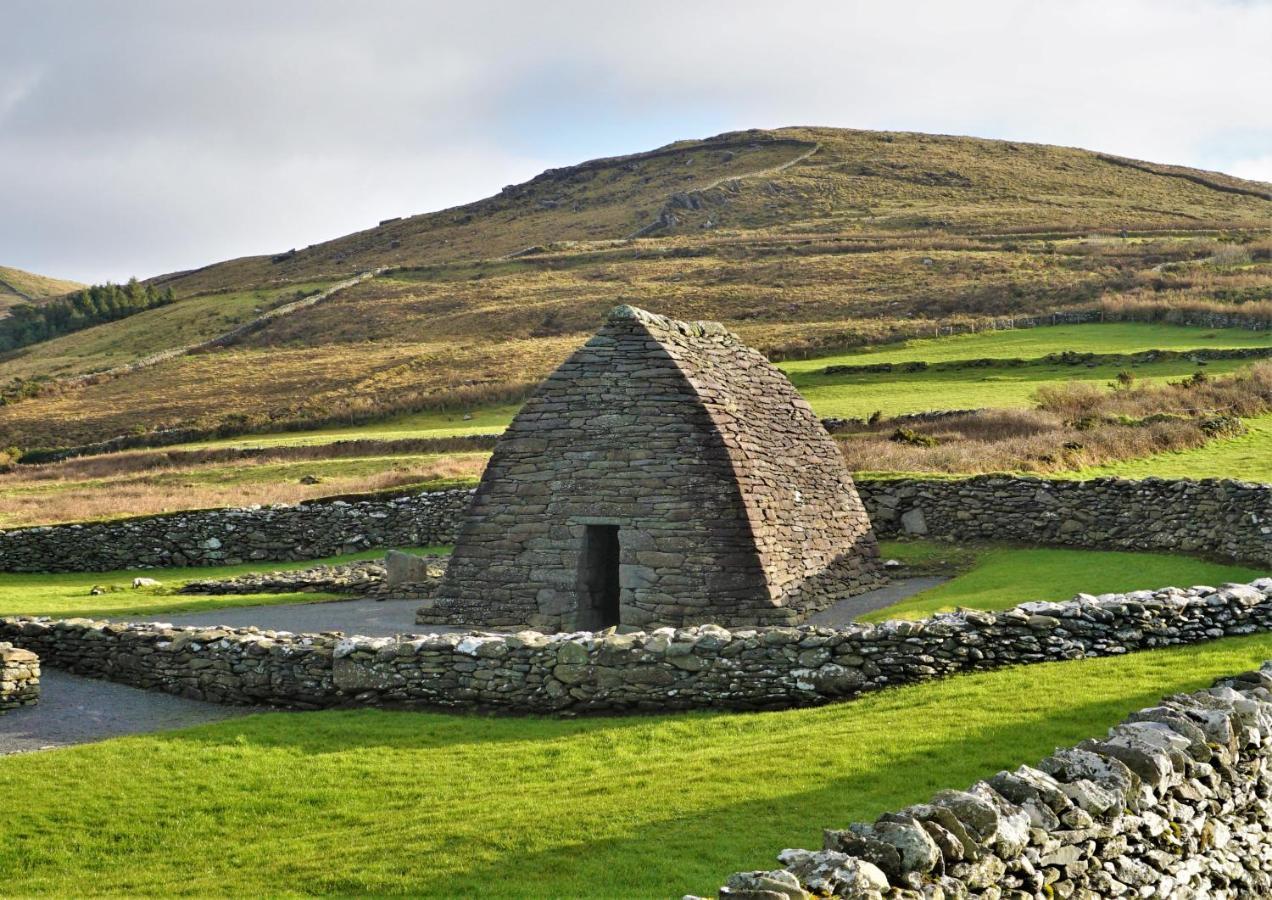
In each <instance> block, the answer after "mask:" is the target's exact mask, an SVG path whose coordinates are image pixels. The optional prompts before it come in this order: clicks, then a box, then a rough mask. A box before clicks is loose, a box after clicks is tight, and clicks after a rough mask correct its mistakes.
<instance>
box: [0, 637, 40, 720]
mask: <svg viewBox="0 0 1272 900" xmlns="http://www.w3.org/2000/svg"><path fill="white" fill-rule="evenodd" d="M39 702H40V658H39V657H38V656H36V655H35V654H34V653H32V652H31V651H30V650H23V649H21V648H18V647H15V646H13V645H12V644H9V643H3V644H0V710H6V709H17V708H18V707H20V706H34V705H35V704H37V703H39Z"/></svg>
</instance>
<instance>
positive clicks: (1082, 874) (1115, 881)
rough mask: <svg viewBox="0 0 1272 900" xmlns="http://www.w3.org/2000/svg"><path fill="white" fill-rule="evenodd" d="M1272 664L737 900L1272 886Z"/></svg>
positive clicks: (749, 876) (1221, 890)
mask: <svg viewBox="0 0 1272 900" xmlns="http://www.w3.org/2000/svg"><path fill="white" fill-rule="evenodd" d="M1270 794H1272V663H1264V664H1263V667H1262V668H1261V669H1259V670H1258V671H1255V672H1247V673H1245V674H1242V675H1237V676H1235V677H1234V678H1225V679H1220V680H1219V681H1217V682H1216V683H1215V685H1214V687H1211V688H1210V689H1208V690H1204V691H1197V692H1196V693H1192V694H1177V695H1175V696H1171V697H1167V698H1165V699H1164V700H1162V702H1161V703H1160V704H1159V705H1158V706H1153V707H1149V708H1148V709H1141V710H1139V711H1138V712H1134V713H1131V715H1130V716H1128V717H1127V718H1126V719H1125V720H1124V721H1123V722H1122V723H1121V724H1119V725H1115V726H1114V727H1113V728H1111V729H1110V730H1109V732H1108V735H1107V737H1104V738H1098V739H1094V740H1087V741H1083V742H1082V743H1080V744H1078V745H1077V746H1076V747H1072V748H1067V749H1062V750H1057V751H1056V752H1055V753H1053V754H1052V755H1051V756H1049V757H1047V758H1046V759H1044V760H1042V761H1041V762H1040V763H1039V764H1038V765H1037V766H1036V767H1033V766H1021V767H1020V768H1018V769H1016V770H1015V771H1014V772H999V773H998V774H997V775H994V776H993V777H992V778H989V779H988V780H986V781H980V782H977V783H976V784H974V785H972V786H971V787H970V788H969V789H968V790H966V791H958V790H945V791H941V792H940V793H938V794H936V795H935V796H934V797H933V798H932V799H931V801H930V802H928V803H920V804H916V805H914V806H909V807H906V808H905V809H902V810H898V811H896V812H890V813H884V814H883V815H882V816H880V817H879V818H878V820H876V821H875V822H874V823H873V824H866V823H856V824H853V825H850V826H849V827H848V828H846V829H844V830H829V829H828V830H827V831H826V832H825V839H824V843H823V849H821V850H816V851H808V850H783V851H782V852H781V854H780V855H779V856H778V860H779V861H780V862H781V863H782V864H783V865H784V866H785V868H782V869H777V870H774V871H769V872H763V871H761V872H739V873H737V874H735V875H733V876H732V877H730V878H729V880H728V882H727V884H726V885H725V887H724V888H722V889H721V891H720V894H719V896H720V897H721V898H731V900H806V898H812V897H814V896H816V897H826V896H834V897H840V898H843V900H881V898H883V897H885V896H886V897H915V898H919V897H946V898H955V897H984V898H990V897H992V898H999V897H1022V898H1023V897H1039V898H1044V897H1179V898H1185V900H1187V898H1196V900H1200V898H1215V900H1221V898H1233V900H1236V898H1245V897H1268V896H1272V806H1270V805H1269V803H1268V800H1267V797H1268V796H1269V795H1270Z"/></svg>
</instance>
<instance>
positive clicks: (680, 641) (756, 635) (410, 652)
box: [0, 579, 1272, 864]
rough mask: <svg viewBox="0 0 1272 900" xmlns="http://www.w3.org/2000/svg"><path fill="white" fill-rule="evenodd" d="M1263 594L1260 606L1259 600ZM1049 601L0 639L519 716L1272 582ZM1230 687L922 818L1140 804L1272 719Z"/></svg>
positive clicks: (873, 676) (797, 701) (43, 624)
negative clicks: (978, 608)
mask: <svg viewBox="0 0 1272 900" xmlns="http://www.w3.org/2000/svg"><path fill="white" fill-rule="evenodd" d="M1255 595H1257V596H1259V597H1261V598H1262V600H1261V601H1260V602H1257V603H1252V602H1251V598H1252V597H1253V596H1255ZM1037 606H1038V604H1034V603H1031V604H1025V606H1024V607H1019V608H1016V609H1010V610H1006V611H1004V612H1001V613H992V612H968V613H943V614H941V615H938V616H935V617H933V618H931V619H927V620H923V621H915V622H884V623H882V624H878V625H851V626H848V627H845V628H838V629H834V628H828V627H825V626H814V625H801V626H797V627H784V626H764V627H758V628H755V627H752V628H740V629H737V630H735V631H729V630H728V629H725V628H722V627H720V626H718V625H694V626H688V627H684V628H669V627H668V628H659V629H656V630H654V631H651V632H634V633H630V634H614V633H613V632H612V631H603V632H574V633H563V634H542V633H539V632H533V631H521V632H518V633H516V634H507V633H493V632H484V633H483V632H470V633H467V634H426V635H400V636H398V637H393V638H388V637H384V638H367V637H357V636H351V637H344V636H342V635H339V634H332V633H327V634H290V633H287V632H268V631H258V630H255V629H237V628H198V627H191V628H174V627H171V626H168V625H164V624H161V623H151V624H132V625H129V624H124V623H108V622H93V621H90V620H88V619H64V620H51V619H39V618H29V617H16V618H8V619H0V640H4V641H10V642H12V643H13V644H14V645H16V646H19V647H23V648H26V649H29V650H31V651H33V652H36V653H38V654H39V655H40V657H41V658H42V660H43V661H44V663H45V664H46V665H51V666H56V667H60V668H66V669H69V670H71V671H73V672H78V673H81V674H85V675H93V676H97V677H103V678H110V679H113V680H117V681H122V682H125V683H128V684H135V685H139V686H141V687H147V688H154V689H158V690H164V691H170V692H172V693H177V694H183V695H188V694H198V695H199V696H203V697H206V698H207V699H213V700H216V701H218V702H225V703H272V704H276V705H281V706H299V707H303V708H308V707H314V706H342V705H371V706H374V705H408V706H417V707H427V708H438V709H497V710H506V711H509V712H519V713H553V712H570V713H607V712H632V711H653V710H677V709H704V708H706V709H712V708H723V709H776V708H786V707H794V706H803V705H809V704H817V703H826V702H830V701H833V700H843V699H851V698H852V697H855V696H859V695H860V694H862V693H865V692H868V691H875V690H880V689H882V688H886V687H889V686H892V685H898V684H907V683H915V682H922V681H928V680H931V679H934V678H941V677H946V676H950V675H955V674H958V673H961V672H975V671H985V670H989V669H994V668H997V667H1000V666H1004V665H1020V664H1028V663H1034V662H1043V661H1047V660H1065V659H1078V658H1082V657H1091V656H1106V655H1114V654H1122V653H1125V652H1127V651H1132V650H1137V649H1147V648H1153V647H1164V646H1170V645H1177V644H1189V643H1197V642H1200V641H1206V640H1210V639H1212V638H1214V637H1218V636H1223V635H1236V634H1249V633H1251V632H1254V631H1266V630H1268V629H1270V628H1272V579H1260V580H1258V581H1255V582H1252V583H1251V584H1250V585H1246V586H1235V585H1227V586H1220V587H1196V588H1190V589H1188V590H1181V589H1178V588H1163V589H1161V590H1159V591H1138V592H1135V593H1134V594H1133V595H1130V594H1111V595H1108V596H1105V597H1100V598H1095V597H1084V596H1079V597H1078V598H1076V599H1074V600H1072V601H1069V602H1067V603H1051V604H1047V608H1048V609H1049V610H1050V614H1051V615H1053V616H1054V617H1055V618H1057V619H1059V620H1060V621H1062V622H1063V623H1064V627H1063V628H1055V629H1050V630H1048V631H1043V632H1039V631H1038V630H1037V629H1036V628H1033V627H1031V625H1030V621H1029V619H1030V615H1031V614H1032V613H1031V612H1030V610H1033V609H1036V608H1037ZM1244 678H1245V681H1244V682H1242V684H1243V685H1244V688H1243V689H1244V690H1247V691H1254V692H1259V691H1262V692H1267V695H1268V696H1270V697H1272V691H1270V690H1269V689H1270V688H1272V672H1269V673H1267V674H1262V675H1261V674H1258V673H1255V674H1249V675H1247V676H1244ZM1225 690H1228V689H1225ZM1230 693H1232V694H1233V697H1228V696H1226V695H1222V691H1220V692H1219V694H1217V695H1214V696H1212V695H1204V696H1200V695H1199V696H1193V697H1192V698H1191V699H1189V700H1188V701H1187V702H1186V703H1185V702H1184V701H1178V700H1174V699H1172V701H1171V702H1168V703H1163V704H1162V705H1160V706H1158V707H1152V708H1150V709H1148V710H1144V711H1141V712H1140V713H1137V714H1136V715H1135V716H1133V717H1132V718H1133V720H1134V721H1132V722H1128V723H1126V724H1124V725H1123V726H1120V727H1119V728H1118V729H1115V731H1114V733H1113V734H1111V735H1110V736H1109V737H1108V738H1107V739H1105V740H1103V741H1098V742H1092V743H1091V744H1089V745H1085V744H1084V745H1082V749H1072V750H1066V751H1064V752H1062V753H1057V754H1055V755H1054V756H1052V757H1051V758H1050V759H1048V760H1046V761H1044V763H1043V764H1042V765H1040V766H1039V767H1038V768H1037V769H1030V768H1028V767H1022V768H1020V769H1017V770H1016V771H1015V772H1011V773H1004V774H1003V775H1002V776H1001V777H1000V778H998V779H996V780H991V782H989V783H985V784H981V785H978V786H976V788H974V789H973V790H972V791H970V792H959V793H944V794H939V795H937V796H936V797H935V798H934V799H933V801H932V803H931V804H929V805H927V806H925V807H923V808H920V807H912V808H911V809H910V810H908V811H907V812H906V816H908V819H909V820H913V821H917V822H919V823H921V824H922V825H923V828H924V830H926V832H927V833H928V836H929V837H930V838H931V839H932V840H933V841H934V842H935V843H936V844H937V846H938V847H941V848H954V847H955V846H960V847H962V852H964V853H965V854H966V855H967V859H968V860H969V861H974V860H975V859H976V858H977V857H978V855H979V853H980V852H981V850H983V849H986V848H988V849H992V848H993V847H995V846H998V847H1002V846H1007V845H1010V844H1011V843H1012V842H1015V841H1019V840H1022V837H1021V834H1022V833H1023V832H1024V831H1027V830H1028V829H1029V828H1030V827H1031V826H1032V827H1034V828H1042V829H1044V830H1053V829H1055V828H1057V827H1060V826H1063V827H1067V828H1081V827H1086V825H1084V824H1083V823H1084V817H1092V816H1095V817H1098V816H1099V815H1102V814H1104V813H1105V812H1107V811H1108V810H1109V809H1110V808H1111V804H1113V805H1115V804H1116V803H1120V802H1126V801H1127V798H1131V802H1135V801H1134V798H1136V797H1138V796H1140V794H1141V793H1143V792H1144V791H1146V790H1156V789H1157V788H1158V787H1160V785H1162V784H1164V783H1167V782H1169V781H1170V779H1171V778H1173V777H1174V776H1175V775H1176V774H1178V772H1179V771H1181V770H1183V769H1186V768H1187V767H1188V766H1191V765H1220V764H1223V761H1224V760H1227V759H1228V758H1229V757H1231V756H1232V755H1233V754H1235V753H1236V752H1237V749H1238V746H1239V743H1240V741H1241V740H1242V739H1243V736H1244V735H1246V734H1248V732H1249V730H1250V729H1251V728H1259V727H1263V725H1264V720H1263V719H1262V718H1260V716H1261V715H1262V712H1261V710H1262V707H1257V706H1254V705H1251V704H1247V703H1246V701H1245V700H1244V699H1242V698H1240V697H1236V692H1235V691H1230ZM1234 698H1235V699H1234ZM1269 721H1272V720H1269ZM1007 803H1015V804H1018V805H1020V806H1022V807H1025V808H1026V812H1025V813H1024V814H1022V817H1020V818H1015V817H1013V816H1012V815H1009V814H1008V813H1007V812H1004V809H1003V808H1002V807H1001V804H1007ZM960 822H961V823H963V824H962V825H960V824H958V823H960ZM929 826H930V827H929ZM938 826H939V828H940V829H942V830H943V831H944V832H948V836H947V835H946V834H944V833H943V832H942V831H938V830H936V829H937V827H938ZM873 839H875V838H872V840H873ZM880 840H881V839H880ZM885 843H886V842H885ZM893 849H896V848H895V847H894V848H893ZM943 852H944V849H943ZM951 852H952V850H951ZM876 864H879V863H876ZM898 864H900V863H898Z"/></svg>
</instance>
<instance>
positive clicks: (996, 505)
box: [0, 475, 1272, 572]
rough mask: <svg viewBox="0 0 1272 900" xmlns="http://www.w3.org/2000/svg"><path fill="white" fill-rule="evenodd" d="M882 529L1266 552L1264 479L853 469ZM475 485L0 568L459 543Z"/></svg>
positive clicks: (230, 518)
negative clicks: (931, 474)
mask: <svg viewBox="0 0 1272 900" xmlns="http://www.w3.org/2000/svg"><path fill="white" fill-rule="evenodd" d="M856 484H857V491H858V493H859V494H860V495H861V499H862V501H863V502H864V503H865V506H866V509H867V510H868V511H869V513H870V518H871V521H872V522H873V524H874V528H875V531H876V533H877V534H878V535H879V536H880V537H891V536H895V535H898V534H906V533H909V534H914V535H916V536H928V537H933V538H940V539H946V540H957V541H962V540H992V541H1016V542H1022V543H1040V544H1063V545H1069V546H1077V547H1092V548H1114V549H1127V550H1152V551H1160V552H1184V553H1197V554H1202V555H1208V556H1215V557H1222V558H1226V559H1234V560H1241V561H1245V562H1254V563H1265V564H1272V485H1263V484H1251V483H1249V482H1241V481H1230V480H1219V479H1207V480H1203V481H1190V480H1187V479H1159V478H1148V479H1144V480H1143V481H1130V480H1125V479H1116V478H1097V479H1093V480H1090V481H1051V480H1047V479H1043V478H1025V477H1011V476H996V475H983V476H976V477H973V478H953V479H929V478H897V479H873V480H872V479H858V480H857V482H856ZM471 496H472V491H471V490H469V489H467V488H459V489H455V490H448V491H431V492H421V493H414V494H404V495H398V496H391V497H370V498H364V499H357V498H349V499H347V500H321V501H312V502H309V503H302V504H300V505H297V506H272V507H263V508H256V509H213V510H197V511H193V512H181V513H168V514H165V515H161V516H148V517H139V518H134V519H121V520H115V521H111V522H100V523H88V524H80V525H53V526H46V527H39V528H17V529H11V530H8V531H0V571H6V572H41V571H44V572H69V571H109V570H113V569H123V568H136V567H158V566H199V565H222V564H228V563H236V562H250V561H254V560H261V561H269V560H275V561H276V560H296V559H316V558H320V557H324V556H331V555H334V554H337V553H343V552H349V551H354V550H368V549H373V548H381V547H409V546H424V545H428V544H450V543H453V542H454V540H455V537H456V535H457V533H458V531H459V526H460V524H461V523H462V521H463V516H464V512H465V510H466V509H467V505H468V501H469V498H470V497H471Z"/></svg>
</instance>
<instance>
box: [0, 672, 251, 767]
mask: <svg viewBox="0 0 1272 900" xmlns="http://www.w3.org/2000/svg"><path fill="white" fill-rule="evenodd" d="M258 711H259V710H254V709H252V708H251V707H243V706H221V705H220V704H217V703H203V702H201V701H198V700H186V699H184V698H183V697H174V696H172V695H171V694H160V693H157V692H155V691H143V690H141V689H139V688H133V687H128V686H127V685H123V684H115V683H114V682H113V681H101V680H99V679H96V678H81V677H80V676H78V675H68V674H67V673H66V672H61V671H58V670H56V669H50V668H48V667H45V668H44V670H43V671H42V672H41V673H40V702H39V704H37V705H36V706H28V707H24V708H22V709H15V710H10V711H9V712H8V713H6V714H4V715H0V755H4V754H6V753H22V752H24V751H28V750H50V749H53V748H55V747H67V746H70V745H71V744H84V743H88V742H89V741H100V740H105V739H106V738H111V737H118V736H119V735H124V734H142V733H144V732H147V731H166V730H168V729H170V728H187V727H189V726H191V725H201V724H202V723H204V722H216V721H219V720H221V719H229V718H233V717H234V716H242V715H246V714H247V713H250V712H258Z"/></svg>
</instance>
